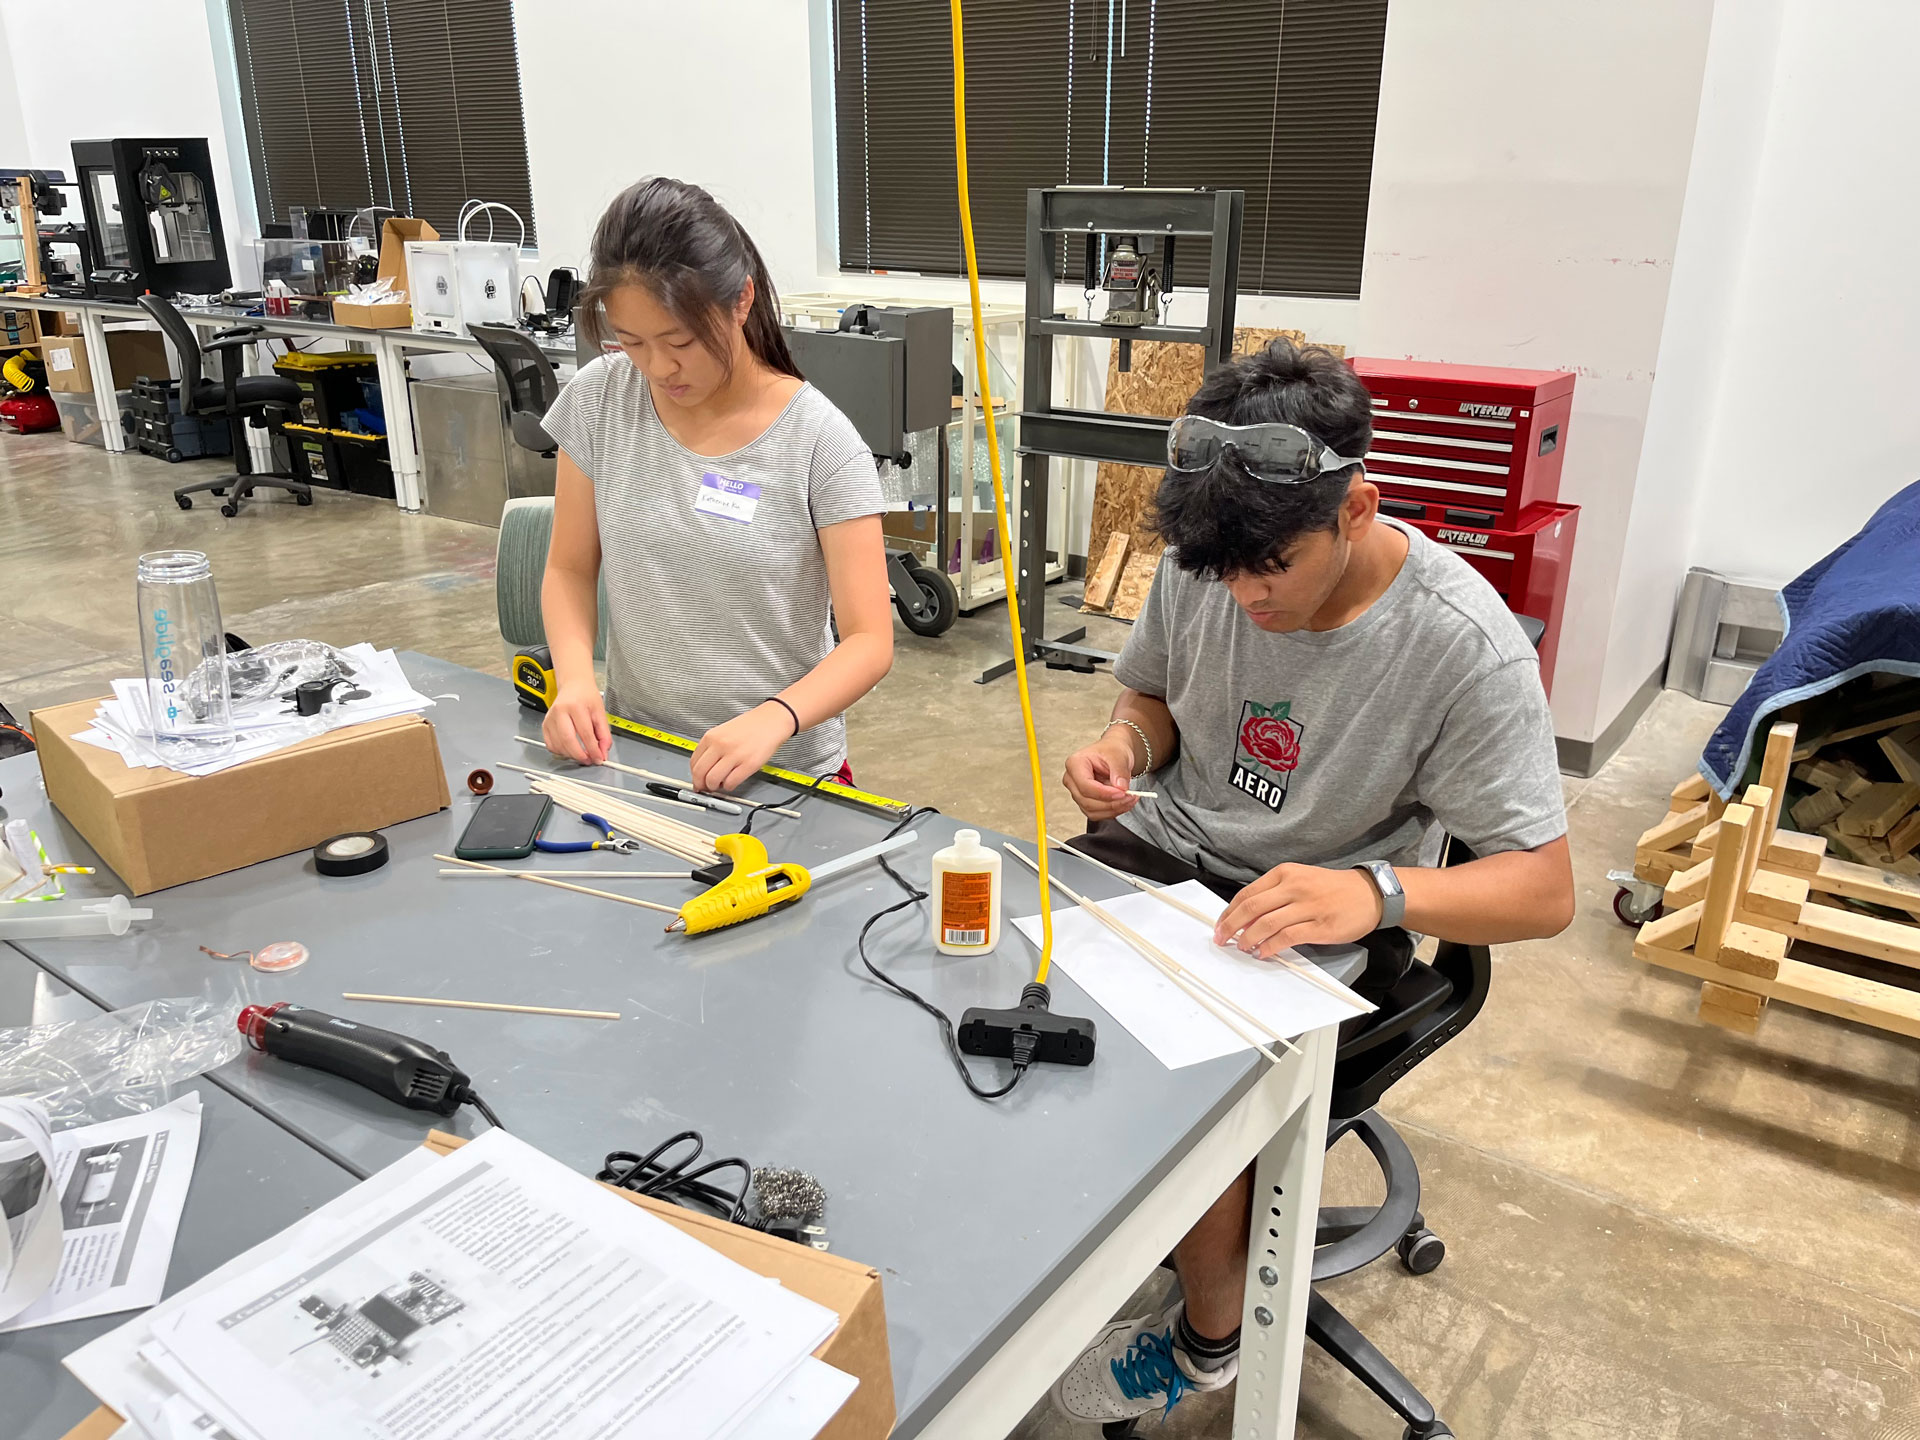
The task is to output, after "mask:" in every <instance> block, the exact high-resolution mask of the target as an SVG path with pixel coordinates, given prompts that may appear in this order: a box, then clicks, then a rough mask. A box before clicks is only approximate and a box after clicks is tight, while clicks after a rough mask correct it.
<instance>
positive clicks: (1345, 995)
mask: <svg viewBox="0 0 1920 1440" xmlns="http://www.w3.org/2000/svg"><path fill="white" fill-rule="evenodd" d="M1047 839H1048V840H1050V841H1052V843H1053V848H1054V849H1056V850H1065V851H1066V852H1067V853H1068V854H1070V855H1072V856H1073V857H1074V858H1075V859H1076V860H1084V861H1086V862H1087V864H1089V865H1094V866H1098V867H1099V868H1100V869H1102V870H1104V871H1106V872H1107V873H1108V874H1109V875H1111V876H1113V877H1114V879H1116V880H1124V881H1126V882H1127V884H1129V885H1131V886H1133V888H1134V889H1136V890H1144V891H1145V892H1146V893H1147V894H1149V895H1151V896H1153V897H1154V898H1155V899H1157V900H1161V901H1164V902H1165V903H1166V904H1168V905H1171V906H1172V907H1173V908H1174V909H1176V910H1178V911H1179V912H1180V913H1181V914H1183V915H1191V916H1192V917H1193V918H1194V919H1195V920H1198V921H1199V922H1200V923H1201V924H1202V925H1204V926H1206V927H1207V931H1208V933H1209V934H1211V933H1212V931H1213V928H1214V926H1215V925H1217V924H1218V923H1219V921H1218V919H1217V918H1216V917H1214V916H1210V915H1208V914H1207V912H1206V911H1204V910H1202V909H1200V908H1199V907H1198V906H1196V905H1189V904H1188V903H1187V902H1186V901H1184V900H1182V899H1181V898H1180V897H1179V896H1178V895H1171V894H1169V893H1168V892H1167V890H1166V887H1164V886H1161V885H1155V884H1153V883H1151V882H1150V881H1146V880H1142V879H1141V878H1140V877H1139V876H1138V875H1129V874H1128V873H1127V872H1126V871H1124V870H1121V869H1118V868H1117V867H1115V866H1112V865H1109V864H1107V862H1106V861H1104V860H1096V859H1094V858H1093V856H1091V855H1089V854H1087V853H1086V851H1084V850H1075V849H1074V848H1073V847H1072V846H1070V845H1068V844H1066V843H1065V842H1064V841H1061V840H1055V839H1054V838H1053V836H1051V835H1049V836H1048V837H1047ZM1273 958H1274V959H1276V960H1278V961H1279V962H1280V963H1281V964H1282V965H1284V966H1286V967H1287V968H1288V969H1289V970H1291V971H1293V972H1294V974H1296V975H1299V976H1301V977H1302V978H1304V979H1307V980H1311V981H1312V982H1313V983H1314V984H1315V985H1317V986H1319V987H1320V989H1322V990H1324V991H1326V993H1327V994H1329V995H1331V996H1333V998H1334V999H1336V1000H1347V1001H1351V1000H1353V999H1355V998H1357V997H1355V996H1354V995H1353V994H1352V992H1350V991H1349V990H1347V988H1346V987H1345V986H1343V985H1341V983H1340V982H1339V981H1338V980H1335V979H1334V978H1333V977H1332V976H1331V975H1327V974H1325V973H1323V972H1322V971H1321V969H1320V967H1319V966H1318V965H1316V964H1314V963H1313V962H1312V961H1311V960H1305V959H1301V958H1299V957H1297V956H1293V955H1289V954H1287V952H1286V951H1284V950H1282V951H1281V952H1280V953H1279V954H1278V955H1276V956H1274V957H1273Z"/></svg>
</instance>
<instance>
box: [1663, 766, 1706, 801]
mask: <svg viewBox="0 0 1920 1440" xmlns="http://www.w3.org/2000/svg"><path fill="white" fill-rule="evenodd" d="M1711 793H1712V792H1711V791H1710V790H1709V789H1708V788H1707V777H1706V776H1704V775H1702V774H1701V773H1700V772H1699V771H1697V770H1696V771H1695V772H1694V773H1693V774H1691V775H1689V776H1687V778H1686V779H1684V780H1682V781H1681V782H1680V783H1679V784H1678V785H1676V786H1674V787H1673V793H1672V794H1670V795H1669V796H1668V797H1667V800H1668V802H1669V803H1668V805H1667V808H1668V809H1669V810H1685V809H1686V808H1687V807H1688V806H1690V805H1698V804H1699V803H1700V802H1701V801H1703V800H1705V799H1706V798H1707V796H1708V795H1709V794H1711Z"/></svg>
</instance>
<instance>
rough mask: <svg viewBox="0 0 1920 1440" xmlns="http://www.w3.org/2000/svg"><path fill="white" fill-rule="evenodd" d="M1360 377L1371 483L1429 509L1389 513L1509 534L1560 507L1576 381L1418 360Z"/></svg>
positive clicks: (1380, 365)
mask: <svg viewBox="0 0 1920 1440" xmlns="http://www.w3.org/2000/svg"><path fill="white" fill-rule="evenodd" d="M1353 368H1354V372H1355V373H1356V374H1357V375H1359V377H1360V379H1361V380H1362V381H1363V382H1364V383H1365V385H1366V387H1367V390H1368V391H1369V392H1370V393H1371V394H1372V396H1373V448H1372V449H1371V450H1369V451H1368V452H1367V476H1368V478H1369V479H1371V480H1372V481H1373V483H1374V484H1376V485H1378V486H1379V487H1380V492H1381V494H1382V495H1384V496H1387V497H1389V498H1391V499H1393V500H1396V501H1400V502H1403V504H1404V505H1405V506H1407V507H1411V506H1414V505H1418V506H1419V507H1420V508H1421V513H1420V514H1418V515H1415V514H1413V513H1411V511H1410V509H1403V510H1401V511H1399V512H1390V513H1400V514H1402V516H1403V518H1406V519H1413V520H1421V521H1430V522H1433V523H1436V524H1437V523H1444V522H1446V520H1447V516H1446V513H1445V512H1447V511H1448V510H1462V511H1468V512H1478V513H1480V514H1491V515H1492V516H1494V517H1495V519H1496V520H1497V522H1498V523H1499V525H1500V526H1501V527H1502V528H1505V529H1509V530H1511V529H1514V528H1515V527H1517V526H1518V525H1519V523H1520V517H1521V515H1522V513H1523V512H1525V511H1526V510H1527V509H1528V507H1530V506H1533V505H1539V504H1551V503H1553V502H1554V501H1556V500H1557V499H1559V496H1560V464H1561V459H1562V457H1563V455H1564V454H1565V450H1566V432H1567V417H1568V414H1569V413H1570V412H1571V410H1572V408H1573V378H1574V377H1573V376H1572V375H1570V374H1565V373H1563V372H1561V371H1557V370H1507V369H1499V368H1493V367H1488V366H1479V365H1433V364H1425V363H1422V362H1418V361H1412V360H1367V359H1358V360H1355V361H1354V362H1353Z"/></svg>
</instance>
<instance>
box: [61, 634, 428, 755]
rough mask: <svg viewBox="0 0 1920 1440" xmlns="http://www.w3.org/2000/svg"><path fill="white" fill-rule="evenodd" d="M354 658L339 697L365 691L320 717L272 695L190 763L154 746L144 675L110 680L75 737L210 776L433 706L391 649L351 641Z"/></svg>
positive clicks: (238, 715)
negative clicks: (227, 742) (222, 745)
mask: <svg viewBox="0 0 1920 1440" xmlns="http://www.w3.org/2000/svg"><path fill="white" fill-rule="evenodd" d="M341 653H342V654H344V655H346V656H347V657H348V659H350V660H351V661H352V662H353V665H354V676H353V684H352V687H351V690H349V688H348V687H345V686H343V687H341V689H340V690H339V691H338V692H336V694H337V695H339V696H345V695H347V694H349V693H355V692H358V691H362V690H364V691H365V692H366V694H365V696H364V697H360V696H357V695H356V698H354V699H344V698H337V699H336V700H335V702H334V704H333V707H332V709H331V711H330V712H329V713H327V714H324V715H314V716H301V715H299V714H297V713H295V711H294V708H293V702H292V701H290V700H284V699H281V698H279V697H277V696H273V697H269V698H267V699H264V700H260V701H257V702H254V703H252V704H248V705H244V706H235V707H234V713H233V728H234V745H233V748H232V749H230V750H228V751H226V752H224V753H223V754H221V755H219V756H217V757H215V758H213V759H210V760H204V761H199V762H197V763H192V764H183V763H181V762H180V761H179V759H178V758H177V757H173V756H163V755H161V754H160V752H159V751H158V750H157V749H155V748H154V744H153V716H152V712H151V710H150V709H149V705H148V698H147V686H146V682H145V681H144V680H138V679H134V680H116V681H114V682H113V699H111V700H108V701H106V702H105V703H104V704H102V705H101V707H100V708H99V709H98V710H97V711H95V712H94V717H93V724H92V725H91V726H89V727H88V728H87V729H85V730H82V731H81V732H80V733H79V734H78V735H75V736H74V737H73V738H74V739H75V740H80V741H84V742H85V743H86V744H88V745H98V746H99V747H100V748H101V749H103V750H113V751H116V752H118V754H119V755H120V758H121V759H123V760H125V761H126V762H127V764H128V765H130V766H132V767H134V768H136V769H140V768H147V769H175V770H179V771H181V772H182V773H184V774H187V775H211V774H213V773H214V772H215V771H216V770H225V769H227V768H228V767H229V766H233V765H240V764H244V763H245V762H246V761H248V760H258V759H259V758H260V757H261V756H262V755H271V754H272V753H273V752H274V751H276V750H284V749H286V748H287V747H288V746H289V745H297V744H299V743H300V742H301V741H302V740H306V739H309V738H310V737H312V736H315V735H319V734H322V733H324V732H325V731H328V730H337V729H340V728H342V727H344V726H347V725H359V724H362V723H364V722H365V721H368V720H384V719H386V718H388V717H389V716H393V715H416V714H419V713H420V712H422V711H424V710H428V709H431V708H432V706H433V701H431V700H429V699H428V698H427V697H426V696H424V695H422V694H421V693H420V692H419V691H417V690H415V689H414V688H413V686H412V685H411V684H409V683H408V681H407V677H406V673H405V672H404V671H402V670H401V668H400V661H399V659H398V658H397V657H396V656H395V655H394V653H393V651H391V650H375V649H374V648H373V646H371V645H368V644H364V643H363V644H359V645H353V646H349V647H348V648H347V649H346V650H344V651H342V652H341Z"/></svg>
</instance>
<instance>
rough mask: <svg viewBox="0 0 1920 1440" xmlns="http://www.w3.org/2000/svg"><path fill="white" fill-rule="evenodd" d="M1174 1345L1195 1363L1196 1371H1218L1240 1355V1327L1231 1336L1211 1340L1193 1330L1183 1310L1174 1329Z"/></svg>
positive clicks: (1191, 1323) (1234, 1328) (1236, 1327)
mask: <svg viewBox="0 0 1920 1440" xmlns="http://www.w3.org/2000/svg"><path fill="white" fill-rule="evenodd" d="M1173 1343H1174V1345H1175V1346H1176V1347H1178V1348H1179V1349H1180V1350H1182V1351H1184V1352H1185V1354H1186V1357H1187V1359H1189V1360H1191V1361H1192V1362H1193V1368H1194V1369H1196V1370H1218V1369H1219V1368H1220V1367H1221V1366H1222V1365H1224V1364H1226V1363H1227V1361H1229V1360H1231V1359H1232V1358H1233V1357H1234V1356H1235V1355H1238V1354H1239V1353H1240V1327H1239V1326H1238V1325H1236V1326H1234V1327H1233V1333H1232V1334H1231V1335H1225V1336H1222V1337H1221V1338H1220V1339H1218V1340H1213V1339H1209V1338H1208V1337H1207V1336H1205V1335H1202V1334H1201V1333H1200V1332H1199V1331H1198V1330H1196V1329H1194V1328H1193V1322H1192V1321H1190V1320H1189V1319H1187V1312H1186V1310H1185V1309H1184V1308H1183V1309H1182V1310H1181V1311H1180V1319H1179V1321H1178V1322H1177V1323H1176V1324H1175V1325H1174V1328H1173Z"/></svg>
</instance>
